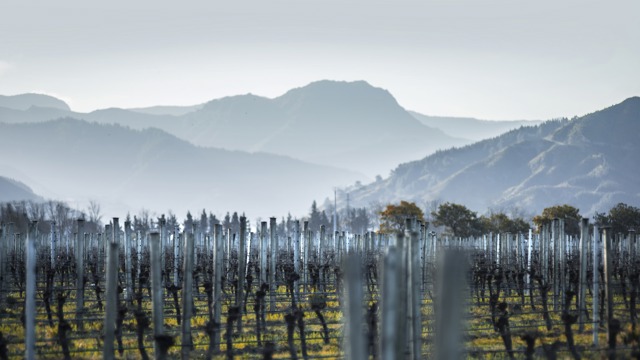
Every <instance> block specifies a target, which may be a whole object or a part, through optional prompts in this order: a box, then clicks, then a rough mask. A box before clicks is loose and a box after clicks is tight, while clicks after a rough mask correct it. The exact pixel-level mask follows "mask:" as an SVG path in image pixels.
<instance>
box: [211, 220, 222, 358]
mask: <svg viewBox="0 0 640 360" xmlns="http://www.w3.org/2000/svg"><path fill="white" fill-rule="evenodd" d="M213 243H214V245H213V249H214V253H213V263H214V271H213V276H214V281H213V284H214V288H213V300H214V301H215V302H214V304H213V322H214V324H215V325H216V326H218V329H220V319H221V312H222V262H223V261H224V254H223V249H224V238H223V237H222V225H220V224H215V225H213ZM220 339H221V336H220V331H216V335H215V338H214V342H213V345H214V349H213V350H214V351H215V352H218V351H220Z"/></svg>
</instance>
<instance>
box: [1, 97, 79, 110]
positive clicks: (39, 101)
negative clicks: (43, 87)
mask: <svg viewBox="0 0 640 360" xmlns="http://www.w3.org/2000/svg"><path fill="white" fill-rule="evenodd" d="M34 106H35V107H41V108H51V109H59V110H65V111H71V109H70V108H69V105H67V103H65V102H64V101H62V100H60V99H56V98H54V97H53V96H49V95H42V94H20V95H11V96H4V95H0V108H7V109H13V110H28V109H29V108H30V107H34Z"/></svg>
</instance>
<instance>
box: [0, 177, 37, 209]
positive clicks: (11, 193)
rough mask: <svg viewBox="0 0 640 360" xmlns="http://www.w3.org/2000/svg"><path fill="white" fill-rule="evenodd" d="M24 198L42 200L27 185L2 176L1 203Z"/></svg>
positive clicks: (0, 186)
mask: <svg viewBox="0 0 640 360" xmlns="http://www.w3.org/2000/svg"><path fill="white" fill-rule="evenodd" d="M23 200H27V201H28V200H34V201H40V200H42V198H41V197H39V196H38V195H36V194H35V193H34V192H33V191H32V190H31V189H30V188H29V187H28V186H27V185H25V184H23V183H21V182H19V181H16V180H13V179H9V178H6V177H4V176H0V203H3V202H12V201H23Z"/></svg>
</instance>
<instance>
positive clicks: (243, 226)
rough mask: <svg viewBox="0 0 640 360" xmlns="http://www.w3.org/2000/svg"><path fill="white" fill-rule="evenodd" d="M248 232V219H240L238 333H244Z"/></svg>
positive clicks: (237, 298) (237, 300)
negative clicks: (246, 242) (246, 241)
mask: <svg viewBox="0 0 640 360" xmlns="http://www.w3.org/2000/svg"><path fill="white" fill-rule="evenodd" d="M246 230H247V218H246V217H244V216H241V217H240V239H239V242H238V291H237V292H236V306H237V307H238V309H239V310H240V314H239V316H238V325H237V327H238V332H239V333H242V314H243V312H244V304H243V302H244V277H245V271H246V268H247V255H246V252H245V246H246V244H245V240H246Z"/></svg>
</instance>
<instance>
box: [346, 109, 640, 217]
mask: <svg viewBox="0 0 640 360" xmlns="http://www.w3.org/2000/svg"><path fill="white" fill-rule="evenodd" d="M639 133H640V98H638V97H633V98H629V99H627V100H625V101H623V102H622V103H620V104H618V105H614V106H612V107H609V108H607V109H604V110H601V111H597V112H594V113H592V114H589V115H586V116H583V117H581V118H576V119H574V120H571V121H569V120H566V119H565V120H553V121H548V122H544V123H542V124H540V125H537V126H533V127H523V128H520V129H516V130H512V131H510V132H508V133H506V134H503V135H501V136H499V137H496V138H493V139H488V140H484V141H481V142H477V143H474V144H472V145H468V146H465V147H463V148H458V149H451V150H447V151H440V152H437V153H436V154H433V155H431V156H428V157H426V158H424V159H422V160H419V161H414V162H409V163H406V164H402V165H400V166H398V167H397V168H396V169H395V170H394V171H393V174H392V175H391V176H390V177H388V178H387V179H384V180H381V181H378V182H375V183H372V184H369V185H367V186H364V187H362V188H359V189H354V190H353V191H351V192H350V195H351V196H350V199H351V204H352V205H356V206H357V205H360V206H362V205H367V204H369V203H371V202H382V203H387V202H398V201H399V200H401V199H402V200H410V201H417V202H418V203H419V204H425V203H427V202H429V201H432V200H440V201H451V202H456V203H461V204H464V205H466V206H468V207H469V208H471V209H473V210H476V211H481V212H483V211H485V210H487V208H490V207H494V208H495V207H497V208H509V207H517V208H520V209H523V210H526V211H527V212H529V213H539V212H541V211H542V209H544V208H545V207H548V206H553V205H556V204H564V203H568V204H571V205H574V206H576V207H578V208H579V209H580V210H581V213H582V214H583V215H593V214H594V213H595V212H596V211H598V212H602V211H607V210H608V209H609V208H611V207H612V206H614V205H615V204H616V203H618V202H625V203H628V204H636V205H637V204H640V182H638V174H640V160H638V156H637V154H640V142H638V140H637V134H639Z"/></svg>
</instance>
